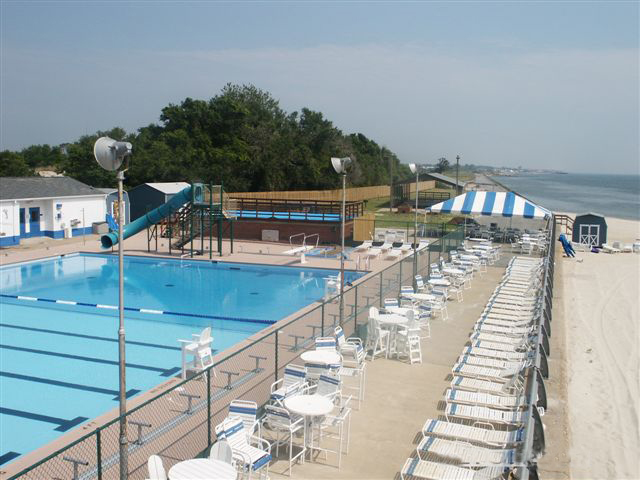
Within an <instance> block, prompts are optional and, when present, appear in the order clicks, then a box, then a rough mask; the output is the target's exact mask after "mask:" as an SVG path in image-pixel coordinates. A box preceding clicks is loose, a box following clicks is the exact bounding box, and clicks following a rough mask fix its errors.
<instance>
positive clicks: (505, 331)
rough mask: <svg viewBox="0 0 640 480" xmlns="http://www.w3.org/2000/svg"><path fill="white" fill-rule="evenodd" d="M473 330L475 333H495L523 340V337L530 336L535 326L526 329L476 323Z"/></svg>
mask: <svg viewBox="0 0 640 480" xmlns="http://www.w3.org/2000/svg"><path fill="white" fill-rule="evenodd" d="M473 330H474V331H475V332H485V333H493V334H499V335H505V336H509V337H517V338H521V337H522V336H523V335H528V334H530V333H531V332H533V331H534V328H533V326H525V327H513V326H509V327H504V326H500V325H493V324H491V323H485V322H482V323H476V324H475V325H474V326H473Z"/></svg>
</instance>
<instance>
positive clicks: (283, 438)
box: [262, 405, 307, 476]
mask: <svg viewBox="0 0 640 480" xmlns="http://www.w3.org/2000/svg"><path fill="white" fill-rule="evenodd" d="M262 431H263V432H264V433H265V435H266V434H267V433H269V434H270V439H271V440H272V442H271V446H272V447H273V446H274V445H275V447H276V457H278V456H279V455H280V445H283V446H286V447H287V449H288V451H289V468H288V469H287V470H285V472H289V476H291V468H292V467H293V464H294V462H296V461H297V460H298V459H301V458H302V457H303V456H304V454H305V453H306V450H307V449H306V447H305V443H306V442H305V438H304V417H301V416H299V415H294V414H291V413H290V412H289V411H288V410H287V409H286V408H283V407H276V406H275V405H266V406H265V415H264V417H263V418H262ZM300 433H302V434H303V435H302V441H301V442H299V444H298V445H295V444H294V439H295V437H296V436H297V435H299V434H300ZM271 437H275V438H271ZM294 447H298V449H299V450H298V452H297V453H294Z"/></svg>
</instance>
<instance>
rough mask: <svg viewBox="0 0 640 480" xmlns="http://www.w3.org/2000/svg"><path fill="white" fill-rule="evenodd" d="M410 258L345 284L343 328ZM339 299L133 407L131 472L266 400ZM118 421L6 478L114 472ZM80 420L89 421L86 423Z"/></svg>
mask: <svg viewBox="0 0 640 480" xmlns="http://www.w3.org/2000/svg"><path fill="white" fill-rule="evenodd" d="M461 241H462V235H461V233H460V232H459V231H457V232H453V233H451V234H449V235H447V236H445V237H443V238H440V239H438V240H436V241H434V242H432V243H431V244H430V245H429V248H425V249H423V250H419V251H418V252H417V261H416V266H417V272H418V273H420V274H422V275H428V274H429V268H430V267H429V266H430V264H431V263H433V262H435V261H437V260H438V258H439V257H440V256H442V255H445V254H446V252H448V251H450V250H452V249H455V248H457V246H458V245H459V244H460V242H461ZM413 266H414V257H413V252H410V253H409V255H407V256H405V257H404V258H402V259H400V260H398V261H396V262H395V263H393V264H391V265H390V266H388V267H387V268H385V269H384V270H381V271H379V272H375V273H374V272H372V273H370V274H369V275H367V276H365V277H363V278H361V279H359V280H358V281H356V282H354V284H353V285H352V286H350V287H348V288H346V289H345V291H344V305H345V315H344V323H343V329H344V332H345V335H346V336H350V335H354V334H355V335H358V336H361V337H365V336H366V324H367V318H368V314H369V308H370V307H371V306H376V307H381V306H383V304H384V299H385V298H387V297H397V296H398V295H399V292H400V287H401V286H402V285H411V284H412V283H413ZM338 300H339V297H338V296H337V295H336V296H334V297H332V298H329V299H328V300H326V301H322V302H320V303H318V304H317V305H316V306H315V307H313V308H311V310H309V311H306V312H305V313H304V314H301V315H298V316H296V317H295V318H293V319H290V320H283V321H281V322H278V323H276V324H274V325H273V326H271V327H269V328H268V329H267V331H263V332H262V333H258V334H255V335H254V336H253V337H250V338H249V339H247V340H246V341H245V342H246V344H245V345H243V346H242V347H241V348H239V349H238V350H236V351H233V352H231V353H229V354H227V355H224V357H223V358H220V359H218V360H217V361H216V362H215V363H214V365H213V366H212V367H211V368H208V369H207V370H204V371H202V372H199V373H198V374H196V375H195V376H193V377H191V378H188V379H186V380H181V381H179V382H177V383H176V384H175V385H172V386H169V387H167V388H166V389H165V390H163V391H162V393H159V394H158V395H156V396H154V397H153V398H151V399H149V400H147V401H144V402H143V403H141V404H139V405H137V406H135V407H133V408H131V409H130V410H129V411H128V412H127V413H126V416H127V420H128V422H129V424H130V425H131V426H132V427H131V428H130V429H129V437H130V438H129V440H130V443H129V451H128V454H129V477H130V478H147V460H148V457H149V456H150V455H152V454H159V455H161V456H164V457H166V458H171V459H172V460H174V461H180V460H186V459H189V458H194V457H197V456H198V455H201V454H202V453H203V452H205V451H206V450H207V449H208V448H209V447H210V446H211V445H212V443H213V441H214V440H215V426H216V425H217V424H218V423H220V422H221V421H222V420H223V419H224V418H225V416H226V414H227V410H228V405H229V403H230V402H231V401H232V400H234V399H236V398H243V399H246V400H253V401H255V402H256V403H257V404H258V405H264V404H265V403H267V402H268V401H269V398H270V386H271V384H272V382H274V381H276V380H277V379H278V378H279V377H280V376H281V375H282V373H283V371H284V367H285V366H286V365H287V364H289V363H291V362H294V361H297V360H298V359H299V357H300V355H301V354H302V353H303V352H304V351H305V350H307V349H309V348H313V347H314V343H315V342H314V339H315V337H318V336H323V335H327V334H332V333H333V329H334V327H335V326H336V325H337V324H338V321H339V307H338V303H339V302H338ZM363 340H364V338H363ZM157 388H162V387H157ZM118 422H119V417H116V418H114V419H112V420H110V421H108V422H107V423H105V424H103V425H100V426H99V427H97V428H95V429H94V430H92V431H90V432H89V433H87V434H86V435H84V436H82V437H80V438H78V439H77V440H74V441H73V442H71V443H69V444H68V445H66V446H64V447H63V448H60V449H59V450H57V451H55V452H54V453H52V454H50V455H48V456H46V457H45V458H43V459H41V460H39V461H37V462H35V463H33V464H32V465H30V466H29V467H27V468H25V469H23V470H21V471H19V472H17V473H14V474H12V476H11V477H10V478H9V480H15V479H21V480H24V479H34V480H53V479H73V480H90V479H98V480H102V479H105V480H106V479H110V478H115V477H117V475H118V467H117V465H118V459H119V457H118ZM88 425H91V423H89V424H88ZM82 428H85V429H86V428H87V425H85V426H83V427H82ZM16 461H19V459H18V460H16ZM4 470H5V471H7V470H8V471H10V465H5V466H4Z"/></svg>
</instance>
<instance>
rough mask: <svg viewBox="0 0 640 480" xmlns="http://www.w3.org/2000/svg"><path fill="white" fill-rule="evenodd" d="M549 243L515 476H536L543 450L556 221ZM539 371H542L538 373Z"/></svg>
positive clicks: (526, 479)
mask: <svg viewBox="0 0 640 480" xmlns="http://www.w3.org/2000/svg"><path fill="white" fill-rule="evenodd" d="M550 230H551V232H550V234H551V236H550V238H549V246H548V248H547V251H546V252H545V259H544V267H543V268H544V272H543V281H542V298H541V306H542V308H541V310H540V313H539V316H538V319H537V322H536V323H537V324H536V329H537V335H536V340H537V341H536V345H535V352H534V357H533V358H534V359H535V364H534V366H533V368H530V369H529V371H528V375H527V383H526V387H525V388H526V389H525V395H526V399H527V405H528V407H527V417H526V418H527V423H526V426H525V439H524V444H523V447H522V450H521V452H520V455H521V457H520V461H519V466H518V468H517V470H518V473H517V475H516V478H518V479H522V480H528V479H529V478H530V476H531V478H538V477H537V463H536V461H537V458H538V457H539V456H541V455H542V454H543V453H544V443H545V442H544V429H543V428H542V422H541V419H540V414H539V411H538V408H539V407H540V406H545V407H546V403H547V402H546V393H545V391H544V384H543V383H542V378H541V376H543V375H545V373H546V374H548V367H547V363H546V358H547V356H549V355H550V354H551V352H550V349H549V337H550V336H551V317H552V315H551V310H552V307H553V274H554V261H555V246H554V239H555V235H556V221H555V218H553V217H552V218H551V221H550ZM541 374H542V375H541Z"/></svg>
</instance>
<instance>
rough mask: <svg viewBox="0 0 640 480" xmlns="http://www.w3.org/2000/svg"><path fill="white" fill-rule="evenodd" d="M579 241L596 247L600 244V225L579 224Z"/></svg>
mask: <svg viewBox="0 0 640 480" xmlns="http://www.w3.org/2000/svg"><path fill="white" fill-rule="evenodd" d="M580 243H581V244H583V245H589V246H591V247H593V246H596V247H597V246H598V245H599V244H600V225H580Z"/></svg>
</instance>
